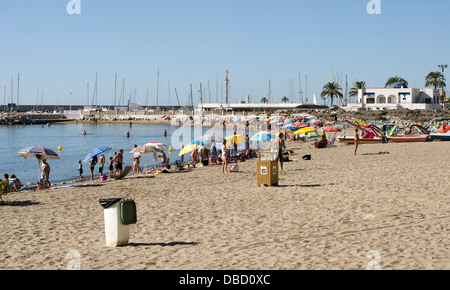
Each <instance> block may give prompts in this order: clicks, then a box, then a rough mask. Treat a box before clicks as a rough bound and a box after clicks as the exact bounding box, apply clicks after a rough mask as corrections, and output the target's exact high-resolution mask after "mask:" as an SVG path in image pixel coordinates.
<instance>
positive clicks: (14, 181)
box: [0, 174, 22, 192]
mask: <svg viewBox="0 0 450 290" xmlns="http://www.w3.org/2000/svg"><path fill="white" fill-rule="evenodd" d="M21 188H22V183H21V181H20V179H19V178H17V177H16V175H15V174H11V176H9V174H5V175H4V176H3V180H2V181H0V190H1V191H3V192H9V191H18V190H20V189H21Z"/></svg>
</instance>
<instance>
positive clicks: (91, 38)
mask: <svg viewBox="0 0 450 290" xmlns="http://www.w3.org/2000/svg"><path fill="white" fill-rule="evenodd" d="M68 2H69V0H46V1H30V0H14V1H6V0H4V1H1V2H0V37H1V39H2V41H1V42H0V88H1V90H0V104H3V103H4V94H3V88H4V87H6V88H7V101H8V100H9V99H10V86H11V78H14V87H15V88H17V83H16V82H17V74H18V73H20V78H21V80H20V104H36V102H38V103H39V104H40V102H41V96H40V95H41V92H42V90H43V91H44V104H57V103H58V102H59V103H60V104H72V105H75V104H86V95H87V88H86V87H87V83H88V82H89V84H90V96H89V98H90V102H92V95H93V87H94V83H95V76H96V73H98V78H99V84H98V104H112V103H113V96H114V75H115V73H117V74H118V79H119V82H118V91H119V92H118V96H117V98H118V97H119V95H120V90H121V89H122V80H123V79H125V97H126V99H128V98H129V96H130V91H131V90H133V92H134V90H136V91H137V95H136V99H137V101H138V102H139V103H141V104H144V103H145V102H146V95H147V90H148V91H149V92H150V96H149V99H148V104H149V105H154V104H155V95H156V75H157V70H158V69H159V70H160V93H159V104H160V105H165V104H168V102H169V101H168V87H169V80H170V86H171V93H170V95H171V104H177V101H176V96H175V91H174V88H177V91H178V94H179V98H180V103H181V104H182V105H186V104H187V102H188V95H189V85H190V84H191V83H192V85H193V87H194V101H195V102H197V101H198V99H199V97H198V96H199V94H198V92H197V90H198V89H199V86H200V83H202V85H203V88H205V89H206V96H205V100H206V101H208V91H207V90H208V81H209V82H210V90H211V101H215V100H216V79H217V76H218V78H219V88H218V89H219V93H218V99H219V101H220V99H221V96H222V95H224V94H225V93H224V86H225V85H224V79H225V71H226V70H227V69H228V70H230V78H231V82H230V84H231V92H230V99H231V101H232V102H235V101H240V100H242V99H243V98H244V97H245V96H247V95H248V94H250V93H251V94H252V99H253V101H256V102H259V101H260V100H261V98H262V97H266V96H267V90H268V83H269V79H270V80H271V84H272V91H273V95H274V100H275V101H280V100H281V97H283V96H288V97H289V95H290V92H289V79H290V78H292V79H293V82H294V101H298V98H299V97H298V95H299V94H298V91H299V80H298V78H299V77H298V75H299V72H300V73H301V76H302V77H301V80H302V85H303V91H305V78H306V75H307V76H308V87H307V91H308V96H309V99H310V100H311V99H312V95H313V94H316V95H317V96H319V95H320V92H321V88H322V86H323V85H324V84H325V83H327V82H329V81H330V80H331V69H332V68H333V70H334V72H335V73H339V74H340V73H341V72H342V75H343V78H344V80H345V76H346V75H347V76H348V80H349V86H351V82H352V79H353V80H364V81H366V83H368V85H369V86H371V87H383V86H384V83H385V82H386V80H387V78H389V77H390V76H394V75H400V76H402V77H404V78H405V79H407V80H408V81H409V83H410V86H415V87H423V85H424V78H425V76H426V75H427V74H428V73H429V72H430V71H436V70H438V68H437V65H438V64H446V63H449V64H450V59H449V57H448V51H449V46H450V39H449V38H448V37H447V36H446V35H447V33H446V32H447V30H448V28H450V20H449V19H450V18H449V17H448V15H449V14H450V2H449V1H444V0H430V1H419V0H381V14H380V15H369V14H368V13H367V11H366V6H367V4H368V3H369V0H341V1H337V0H334V1H331V0H315V1H303V0H280V1H266V0H240V1H237V0H229V1H218V0H191V1H185V0H184V1H181V0H164V1H153V0H129V1H105V0H81V14H80V15H69V14H68V13H67V11H66V5H67V3H68ZM221 84H222V88H223V92H222V93H221ZM344 88H345V83H344ZM37 89H39V98H38V100H36V99H37V98H36V90H37ZM117 102H118V101H117Z"/></svg>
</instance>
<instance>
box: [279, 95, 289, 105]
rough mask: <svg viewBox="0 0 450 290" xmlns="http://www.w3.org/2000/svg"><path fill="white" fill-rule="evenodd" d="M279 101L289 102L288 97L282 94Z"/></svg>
mask: <svg viewBox="0 0 450 290" xmlns="http://www.w3.org/2000/svg"><path fill="white" fill-rule="evenodd" d="M281 101H282V102H283V103H285V104H286V103H287V102H289V98H288V97H286V96H284V97H283V98H282V99H281Z"/></svg>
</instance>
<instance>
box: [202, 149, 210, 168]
mask: <svg viewBox="0 0 450 290" xmlns="http://www.w3.org/2000/svg"><path fill="white" fill-rule="evenodd" d="M200 158H201V161H202V164H203V166H208V164H209V150H208V149H206V147H203V148H202V150H201V151H200Z"/></svg>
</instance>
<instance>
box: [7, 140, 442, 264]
mask: <svg viewBox="0 0 450 290" xmlns="http://www.w3.org/2000/svg"><path fill="white" fill-rule="evenodd" d="M449 146H450V143H445V142H430V143H411V144H405V143H403V144H374V145H372V144H371V145H361V147H360V149H359V152H358V153H359V155H357V156H354V155H353V147H352V146H345V145H341V144H337V145H336V146H334V147H330V148H326V149H320V150H315V149H307V148H306V146H305V145H304V144H302V143H288V149H292V150H293V151H294V155H292V156H291V157H290V158H291V159H293V161H291V162H288V163H285V166H284V169H285V170H284V171H283V172H281V176H280V186H278V187H258V186H257V185H256V163H257V159H251V160H248V161H245V162H242V163H240V172H239V173H229V174H222V173H221V167H220V166H209V167H204V168H197V169H194V170H190V171H186V172H182V173H173V174H163V175H137V176H129V177H128V178H126V179H125V180H122V181H108V182H103V183H99V182H93V183H85V185H84V186H80V187H74V188H64V189H55V190H46V191H45V190H44V191H29V192H20V193H13V194H9V195H7V196H4V200H5V201H6V202H7V203H8V205H3V206H0V219H1V221H2V234H1V236H0V269H3V270H5V269H51V270H53V269H55V270H65V269H67V268H68V267H70V265H71V263H73V259H74V255H73V254H74V253H75V256H76V257H79V266H80V268H81V269H82V270H91V269H94V270H95V269H102V270H103V269H107V270H109V269H126V270H134V269H136V270H142V269H145V270H153V269H158V270H159V269H169V270H216V269H217V270H284V269H289V270H298V269H300V270H301V269H312V270H316V269H355V270H364V269H366V268H367V266H368V265H371V264H370V263H373V262H374V259H378V258H379V260H377V261H379V262H380V267H381V269H383V270H385V269H386V270H387V269H449V268H450V251H449V250H450V244H449V242H448V240H449V237H450V226H449V223H450V214H449V212H450V198H449V196H448V192H450V182H449V181H448V170H447V168H448V157H447V154H446V153H447V152H448V149H449ZM378 152H389V154H388V155H362V154H364V153H378ZM305 154H311V155H312V160H310V161H305V160H303V159H302V158H301V157H302V156H303V155H305ZM112 197H130V198H133V199H134V200H135V201H136V203H137V214H138V223H137V224H136V225H134V226H132V227H131V230H130V244H129V245H128V246H125V247H119V248H108V247H106V246H105V236H104V217H103V208H102V207H101V206H100V205H99V199H101V198H112ZM374 251H375V252H374ZM369 252H370V253H372V254H373V253H379V257H378V258H374V257H376V255H368V254H369ZM77 255H79V256H77Z"/></svg>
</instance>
